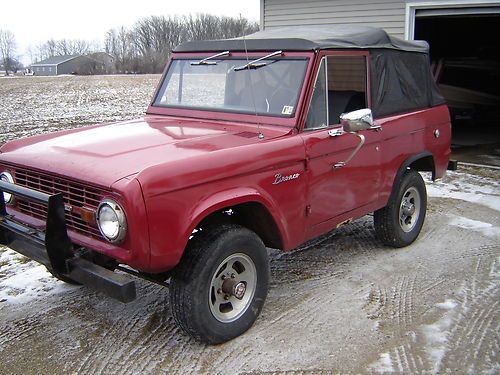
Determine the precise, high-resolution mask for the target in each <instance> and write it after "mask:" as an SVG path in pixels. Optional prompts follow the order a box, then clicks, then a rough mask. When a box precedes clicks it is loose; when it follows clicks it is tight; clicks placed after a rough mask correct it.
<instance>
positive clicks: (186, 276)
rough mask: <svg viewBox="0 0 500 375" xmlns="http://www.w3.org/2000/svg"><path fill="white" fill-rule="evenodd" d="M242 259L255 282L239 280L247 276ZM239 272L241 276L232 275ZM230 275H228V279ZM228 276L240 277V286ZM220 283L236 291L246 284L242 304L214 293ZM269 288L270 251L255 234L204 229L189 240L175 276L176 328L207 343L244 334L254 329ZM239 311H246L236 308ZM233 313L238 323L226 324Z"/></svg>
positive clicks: (172, 297) (172, 283) (225, 228)
mask: <svg viewBox="0 0 500 375" xmlns="http://www.w3.org/2000/svg"><path fill="white" fill-rule="evenodd" d="M229 258H231V259H230V261H228V262H227V264H226V266H225V267H226V268H225V269H224V270H222V271H221V269H222V268H223V264H224V261H225V260H227V259H229ZM240 258H241V261H242V262H243V263H244V264H245V266H246V265H248V266H247V269H249V270H250V268H251V272H250V271H249V274H252V273H254V274H255V278H252V279H251V280H247V281H243V279H241V281H240V273H241V274H242V275H244V274H243V272H245V269H244V267H243V268H241V263H238V259H240ZM233 259H234V261H233ZM230 262H232V263H231V265H232V266H233V267H232V268H231V266H230V265H229V264H230ZM245 262H248V263H245ZM252 263H253V265H254V267H252ZM235 268H236V269H238V271H237V272H232V271H231V270H234V269H235ZM218 271H220V272H219V273H217V274H216V272H218ZM240 271H241V272H240ZM228 272H229V273H228ZM226 273H227V276H224V275H226ZM230 273H233V277H234V276H235V275H234V274H236V277H235V279H234V280H236V281H240V282H238V283H237V284H234V281H231V280H230V279H231V277H230V276H229V274H230ZM242 277H243V278H244V276H242ZM222 280H225V281H222ZM216 283H222V285H223V287H224V289H225V290H227V289H228V285H230V286H229V288H231V290H233V287H235V286H236V285H240V284H241V283H242V284H244V285H245V289H246V291H245V292H244V296H243V297H242V298H241V299H237V297H236V296H235V295H228V294H226V293H225V292H222V288H217V290H218V291H219V292H220V293H217V294H216V290H215V288H216V286H215V285H216ZM224 283H229V284H228V285H226V284H224ZM231 283H233V284H231ZM268 283H269V260H268V256H267V250H266V247H265V246H264V244H263V242H262V240H261V239H260V238H259V237H258V236H257V235H256V234H255V233H254V232H252V231H250V230H248V229H246V228H243V227H241V226H237V225H221V226H219V227H216V228H211V229H205V230H204V231H201V233H199V235H197V236H195V237H194V238H193V239H192V240H191V243H190V244H188V247H187V249H186V251H185V253H184V255H183V257H182V260H181V262H180V264H179V265H178V266H177V267H176V268H175V269H174V271H173V273H172V278H171V281H170V304H171V308H172V314H173V316H174V319H175V321H176V322H177V324H178V325H179V326H180V327H181V328H182V330H184V331H185V332H186V333H187V334H189V335H190V336H192V337H194V338H195V339H197V340H199V341H201V342H204V343H208V344H220V343H223V342H226V341H229V340H231V339H233V338H235V337H237V336H239V335H241V334H242V333H243V332H245V331H246V330H248V329H249V328H250V327H251V326H252V325H253V323H254V322H255V320H256V319H257V317H258V316H259V314H260V311H261V310H262V306H263V305H264V301H265V299H266V296H267V290H268ZM231 285H232V286H231ZM252 286H253V287H252ZM250 287H252V289H250ZM247 288H248V289H247ZM250 291H251V292H250ZM247 292H248V294H247ZM228 296H229V299H228V302H221V298H224V297H228ZM218 303H219V304H221V303H222V304H223V305H227V306H225V307H224V311H222V310H221V309H222V304H221V305H219V306H218V307H217V304H218ZM233 304H234V305H233ZM236 306H244V308H241V309H237V308H235V307H236ZM226 310H229V311H226ZM238 311H239V312H238ZM231 314H236V315H234V317H233V318H234V320H232V321H224V320H225V319H226V318H228V319H229V317H230V316H231ZM217 316H219V318H217ZM221 320H222V321H221Z"/></svg>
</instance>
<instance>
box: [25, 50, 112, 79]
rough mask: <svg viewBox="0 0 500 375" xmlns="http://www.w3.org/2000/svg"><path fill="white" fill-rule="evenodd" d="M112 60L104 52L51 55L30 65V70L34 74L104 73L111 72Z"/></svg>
mask: <svg viewBox="0 0 500 375" xmlns="http://www.w3.org/2000/svg"><path fill="white" fill-rule="evenodd" d="M113 62H114V58H113V56H111V55H109V54H107V53H104V52H98V53H93V54H90V55H66V56H53V57H50V58H48V59H46V60H43V61H40V62H37V63H35V64H33V65H31V70H32V71H33V74H34V75H35V76H57V75H61V74H81V75H89V74H106V73H113Z"/></svg>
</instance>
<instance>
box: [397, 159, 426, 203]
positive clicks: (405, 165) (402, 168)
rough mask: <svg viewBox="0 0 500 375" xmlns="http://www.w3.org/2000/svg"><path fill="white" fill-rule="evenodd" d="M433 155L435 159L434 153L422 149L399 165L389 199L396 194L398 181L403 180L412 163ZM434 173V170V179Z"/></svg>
mask: <svg viewBox="0 0 500 375" xmlns="http://www.w3.org/2000/svg"><path fill="white" fill-rule="evenodd" d="M429 156H430V157H432V159H433V160H434V155H433V154H432V153H431V152H429V151H422V152H419V153H418V154H415V155H412V156H410V157H409V158H407V159H406V160H405V161H404V162H403V163H402V164H401V165H400V167H399V169H398V172H397V173H396V176H395V177H394V180H393V181H392V188H391V195H390V196H389V201H390V200H391V199H392V198H393V197H394V194H395V193H396V183H397V182H398V181H400V180H401V178H402V177H403V175H404V173H405V172H406V170H407V169H408V167H409V166H410V165H412V164H413V163H414V162H416V161H417V160H420V159H423V158H427V157H429ZM434 174H435V171H434V170H433V171H432V179H434Z"/></svg>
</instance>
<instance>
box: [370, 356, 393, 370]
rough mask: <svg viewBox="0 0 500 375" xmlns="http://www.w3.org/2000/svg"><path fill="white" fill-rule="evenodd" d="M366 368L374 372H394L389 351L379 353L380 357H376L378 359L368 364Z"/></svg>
mask: <svg viewBox="0 0 500 375" xmlns="http://www.w3.org/2000/svg"><path fill="white" fill-rule="evenodd" d="M368 370H370V371H372V372H374V373H376V374H385V373H391V372H394V367H393V365H392V360H391V355H390V354H389V353H382V354H380V358H379V359H378V361H376V362H374V363H372V364H371V365H370V366H368Z"/></svg>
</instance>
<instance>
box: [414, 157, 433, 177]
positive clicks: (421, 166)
mask: <svg viewBox="0 0 500 375" xmlns="http://www.w3.org/2000/svg"><path fill="white" fill-rule="evenodd" d="M408 168H410V169H413V170H415V171H417V172H432V180H433V181H434V180H435V175H436V169H435V167H434V158H433V157H432V155H427V156H422V157H421V158H419V159H417V160H414V161H412V162H411V163H410V164H409V165H408Z"/></svg>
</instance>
